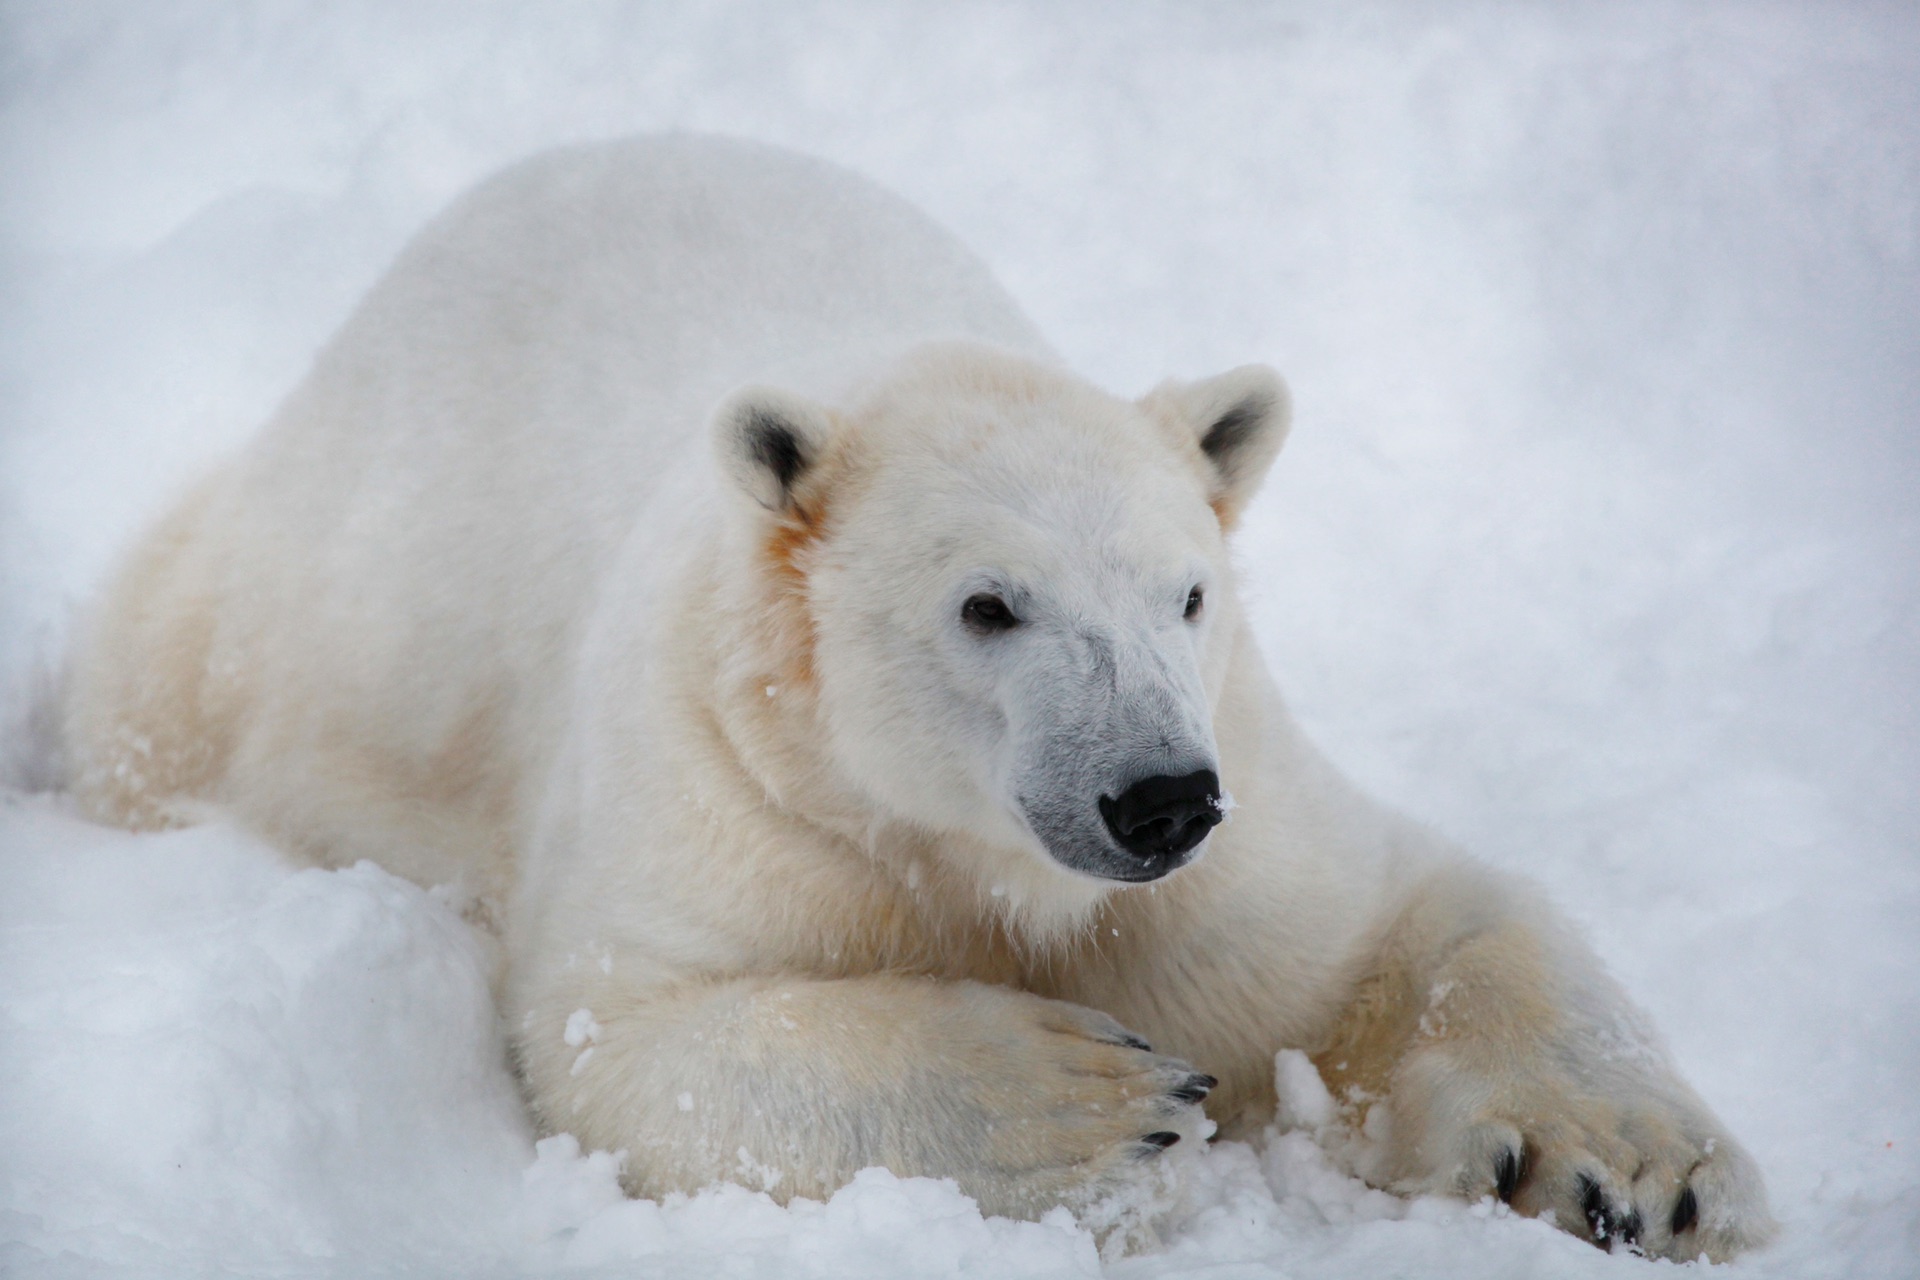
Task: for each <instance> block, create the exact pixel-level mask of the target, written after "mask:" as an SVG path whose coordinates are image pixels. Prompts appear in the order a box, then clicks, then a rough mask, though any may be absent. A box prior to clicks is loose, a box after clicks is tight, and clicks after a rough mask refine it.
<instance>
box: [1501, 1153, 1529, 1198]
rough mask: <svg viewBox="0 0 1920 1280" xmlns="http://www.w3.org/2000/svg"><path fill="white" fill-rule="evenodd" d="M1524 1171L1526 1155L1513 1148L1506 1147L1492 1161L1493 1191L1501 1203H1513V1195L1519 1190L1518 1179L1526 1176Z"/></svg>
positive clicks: (1525, 1168)
mask: <svg viewBox="0 0 1920 1280" xmlns="http://www.w3.org/2000/svg"><path fill="white" fill-rule="evenodd" d="M1526 1171H1527V1153H1526V1152H1524V1151H1521V1150H1518V1149H1516V1148H1514V1147H1508V1148H1507V1149H1506V1150H1505V1151H1502V1152H1501V1153H1500V1154H1499V1156H1498V1157H1496V1158H1495V1159H1494V1162H1493V1190H1494V1194H1495V1195H1497V1196H1499V1197H1500V1200H1501V1203H1503V1204H1512V1203H1513V1193H1514V1192H1516V1191H1518V1190H1519V1189H1520V1179H1521V1178H1523V1177H1525V1176H1526Z"/></svg>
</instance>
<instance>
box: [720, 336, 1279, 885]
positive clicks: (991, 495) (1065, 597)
mask: <svg viewBox="0 0 1920 1280" xmlns="http://www.w3.org/2000/svg"><path fill="white" fill-rule="evenodd" d="M1287 421H1288V404H1287V393H1286V388H1285V386H1284V384H1282V382H1281V381H1280V379H1279V378H1278V376H1277V375H1275V374H1274V373H1273V372H1272V371H1271V370H1269V369H1267V368H1265V367H1263V366H1247V367H1245V368H1241V369H1235V370H1233V371H1232V372H1230V373H1226V374H1222V375H1220V376H1219V377H1216V378H1211V379H1207V380H1204V381H1201V382H1196V383H1188V384H1168V385H1166V386H1163V387H1161V388H1159V389H1158V390H1156V391H1155V392H1153V393H1152V394H1150V395H1149V396H1147V397H1146V398H1145V399H1143V400H1141V401H1139V402H1132V401H1125V400H1120V399H1116V398H1114V397H1111V396H1109V395H1106V394H1105V393H1103V392H1101V391H1098V390H1096V389H1095V388H1093V387H1091V386H1090V385H1088V384H1086V383H1084V382H1081V381H1079V380H1077V379H1075V378H1073V377H1071V376H1069V375H1067V374H1064V373H1062V372H1060V371H1058V370H1056V369H1053V368H1049V367H1047V366H1044V365H1040V364H1036V363H1033V362H1031V361H1028V360H1024V359H1021V358H1018V357H1014V356H1011V355H1007V354H1004V353H999V352H994V351H990V350H986V349H983V348H979V347H974V346H970V345H961V344H939V345H936V346H931V347H926V348H922V349H920V350H918V351H916V352H915V353H914V354H912V355H911V356H910V357H909V358H907V359H906V360H905V361H904V362H903V363H902V364H900V365H898V366H896V367H895V368H894V369H893V371H892V372H891V373H890V374H889V375H888V376H887V377H885V378H884V379H881V380H879V381H878V382H876V383H874V384H872V385H870V386H869V387H868V388H867V389H866V390H865V391H864V392H863V393H861V394H860V395H859V396H858V397H856V398H855V399H854V401H853V402H852V403H850V404H848V405H847V406H845V407H844V408H839V409H829V408H827V407H824V406H822V405H819V404H816V403H814V402H812V401H810V400H807V399H803V398H801V397H798V396H795V395H792V394H790V393H786V392H781V391H775V390H770V389H766V388H747V389H745V390H742V391H740V392H737V393H736V394H735V395H733V396H732V397H730V398H729V400H728V401H727V402H726V403H725V404H724V405H723V406H722V407H721V409H720V411H719V414H718V416H717V420H716V428H715V435H716V444H717V447H718V450H719V454H720V459H721V462H722V465H723V467H724V468H725V470H726V471H727V473H728V474H729V475H730V477H731V478H732V479H733V480H734V482H735V484H736V485H737V486H738V487H739V488H740V489H741V490H742V491H743V492H744V493H745V494H747V495H748V496H750V497H751V498H752V499H753V505H752V507H751V508H749V510H750V511H751V519H752V521H754V522H755V529H756V542H757V547H758V551H757V554H759V555H761V556H762V557H763V559H764V562H765V564H766V566H767V568H768V569H769V571H770V573H771V575H772V580H774V581H775V582H776V584H778V585H779V586H780V588H781V594H782V595H783V597H784V598H785V600H786V606H785V607H789V608H791V609H792V610H793V611H794V615H795V624H794V625H793V626H792V627H790V628H789V629H788V631H787V634H788V636H789V639H788V641H787V643H789V644H791V645H794V646H799V647H802V648H804V649H805V650H806V652H805V654H804V662H803V663H802V664H801V666H802V673H801V678H802V679H804V680H806V681H807V682H809V683H810V684H811V685H812V686H813V687H812V693H813V695H814V704H813V705H814V708H815V711H814V714H815V715H816V717H817V719H818V722H819V724H820V728H821V737H822V739H823V740H822V741H821V742H820V743H819V744H818V745H819V749H820V751H821V752H822V753H823V754H824V755H826V756H827V757H829V758H830V761H831V763H832V765H833V767H834V769H835V770H836V772H837V773H839V774H840V775H841V776H843V777H844V778H846V779H849V780H850V781H851V783H852V785H853V786H854V787H856V788H857V790H858V791H859V793H860V794H862V795H864V796H865V797H867V798H868V799H869V800H870V802H871V803H872V804H873V805H874V806H876V807H877V809H879V810H880V811H883V812H884V813H885V814H886V816H887V817H888V818H889V819H891V820H897V821H904V822H906V823H909V824H912V825H913V826H915V827H917V828H918V829H920V830H923V831H931V832H935V833H952V834H957V835H964V836H965V837H968V838H969V839H970V841H971V842H972V843H973V844H974V845H976V846H977V845H980V844H985V845H987V846H990V847H995V848H999V849H1002V850H1006V849H1018V850H1021V851H1022V853H1023V855H1025V856H1026V857H1027V860H1028V861H1029V862H1030V863H1039V864H1042V865H1044V866H1046V867H1049V868H1051V869H1052V874H1054V875H1056V876H1057V875H1058V874H1059V873H1061V872H1062V871H1063V870H1064V871H1065V872H1066V873H1067V874H1068V875H1069V876H1070V877H1072V878H1077V879H1082V880H1086V879H1087V878H1091V879H1092V880H1096V881H1099V882H1103V883H1106V884H1109V885H1110V884H1111V883H1112V882H1116V881H1119V882H1128V881H1131V882H1140V881H1151V880H1155V879H1158V878H1159V877H1161V876H1164V875H1166V874H1167V873H1169V872H1170V871H1173V870H1174V869H1176V868H1178V867H1180V866H1182V865H1183V864H1185V863H1186V862H1188V861H1191V860H1192V859H1193V858H1194V857H1196V856H1197V854H1198V851H1199V850H1201V849H1202V848H1203V846H1204V843H1205V840H1206V838H1207V835H1208V833H1209V832H1210V831H1211V829H1212V828H1213V826H1214V824H1215V823H1217V822H1219V821H1220V820H1221V818H1222V816H1223V815H1224V812H1225V808H1226V799H1225V794H1226V793H1225V792H1224V791H1223V789H1222V788H1223V785H1225V786H1231V785H1232V783H1233V779H1232V778H1231V777H1230V776H1229V777H1225V778H1223V777H1221V776H1220V775H1221V769H1220V760H1219V756H1218V752H1217V750H1216V747H1215V743H1214V735H1213V708H1214V705H1215V700H1216V699H1217V698H1218V697H1219V695H1220V692H1221V689H1222V686H1223V684H1224V681H1225V674H1226V664H1227V659H1228V656H1229V653H1230V650H1231V647H1232V645H1233V643H1234V642H1235V639H1236V637H1235V634H1234V633H1235V631H1236V629H1237V626H1238V618H1237V616H1236V613H1235V608H1236V606H1235V601H1234V598H1233V592H1232V590H1231V583H1230V581H1229V570H1228V562H1227V556H1226V550H1225V545H1224V542H1223V531H1224V528H1225V527H1226V526H1228V525H1229V524H1230V523H1231V522H1232V519H1233V517H1234V515H1235V513H1236V512H1237V511H1238V509H1239V508H1240V507H1241V506H1242V504H1243V503H1244V502H1245V501H1246V499H1247V498H1248V497H1249V496H1250V494H1251V492H1252V490H1253V489H1254V488H1255V486H1256V485H1257V484H1258V483H1259V480H1260V478H1261V476H1262V475H1263V474H1264V472H1265V470H1266V467H1267V464H1268V463H1269V462H1270V461H1271V460H1272V458H1273V456H1274V454H1275V452H1276V451H1277V450H1278V449H1279V447H1280V443H1281V440H1282V438H1283V437H1284V435H1285V433H1286V429H1287Z"/></svg>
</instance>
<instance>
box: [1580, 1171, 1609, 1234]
mask: <svg viewBox="0 0 1920 1280" xmlns="http://www.w3.org/2000/svg"><path fill="white" fill-rule="evenodd" d="M1580 1211H1581V1212H1582V1213H1584V1214H1586V1215H1587V1228H1588V1230H1590V1231H1591V1232H1592V1233H1593V1238H1594V1240H1595V1242H1596V1243H1599V1244H1605V1243H1606V1242H1607V1240H1608V1238H1609V1237H1611V1236H1612V1235H1613V1214H1612V1213H1610V1212H1609V1211H1608V1209H1607V1198H1606V1196H1605V1195H1603V1194H1602V1193H1601V1191H1600V1184H1599V1183H1598V1182H1595V1181H1594V1180H1593V1179H1592V1178H1590V1177H1588V1176H1587V1175H1586V1174H1584V1173H1583V1174H1581V1175H1580Z"/></svg>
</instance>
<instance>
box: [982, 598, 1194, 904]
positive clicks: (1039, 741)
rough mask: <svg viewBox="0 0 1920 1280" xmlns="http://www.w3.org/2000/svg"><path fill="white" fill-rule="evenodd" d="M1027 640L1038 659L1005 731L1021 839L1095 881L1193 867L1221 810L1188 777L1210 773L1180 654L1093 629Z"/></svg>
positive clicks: (1177, 646) (1190, 674)
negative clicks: (1036, 647)
mask: <svg viewBox="0 0 1920 1280" xmlns="http://www.w3.org/2000/svg"><path fill="white" fill-rule="evenodd" d="M1032 639H1033V640H1034V641H1037V642H1038V643H1040V644H1043V645H1044V646H1045V647H1046V649H1047V650H1048V651H1049V652H1048V653H1047V654H1046V660H1044V661H1042V662H1039V663H1037V664H1035V665H1036V667H1037V668H1038V670H1036V671H1035V678H1033V679H1032V680H1030V681H1028V682H1026V688H1025V689H1024V690H1023V693H1024V694H1025V696H1024V697H1022V698H1020V699H1018V700H1017V701H1016V704H1015V708H1013V709H1012V711H1013V714H1011V715H1010V716H1009V720H1010V724H1009V726H1008V727H1009V729H1010V730H1011V731H1012V737H1013V741H1014V744H1015V751H1016V757H1017V762H1018V763H1017V765H1016V770H1015V776H1014V783H1015V785H1014V788H1013V794H1014V795H1015V797H1016V798H1017V804H1018V805H1019V809H1020V816H1021V817H1022V818H1023V819H1024V820H1025V821H1026V824H1027V827H1028V829H1029V830H1031V831H1032V832H1033V834H1034V836H1035V838H1037V839H1038V840H1039V841H1040V843H1041V844H1042V845H1044V846H1045V848H1046V850H1047V852H1048V853H1049V854H1050V855H1052V857H1053V858H1054V860H1055V861H1057V862H1059V863H1060V864H1061V865H1063V866H1066V867H1069V868H1071V869H1072V870H1074V871H1078V872H1081V873H1083V874H1086V875H1090V876H1097V877H1099V878H1101V879H1103V880H1124V881H1130V882H1135V883H1143V882H1146V881H1150V880H1158V879H1160V878H1161V877H1162V876H1165V875H1167V874H1168V873H1170V872H1172V871H1174V870H1177V869H1178V868H1180V867H1183V866H1185V865H1186V864H1187V863H1189V862H1191V861H1193V860H1194V859H1195V858H1197V857H1198V856H1199V855H1200V853H1201V851H1202V850H1203V849H1204V847H1205V834H1206V832H1207V830H1209V829H1210V828H1211V827H1212V825H1213V824H1214V823H1215V822H1218V821H1219V818H1220V816H1221V813H1222V809H1221V804H1220V800H1219V794H1218V782H1217V780H1213V781H1212V783H1211V786H1210V787H1209V786H1208V785H1207V783H1208V781H1209V779H1206V778H1200V777H1196V776H1195V775H1203V774H1204V775H1216V774H1217V773H1218V769H1219V765H1218V759H1217V756H1216V754H1215V751H1214V745H1213V728H1212V724H1211V716H1210V714H1209V708H1208V706H1207V699H1206V693H1205V690H1204V689H1203V688H1202V686H1201V683H1200V676H1199V671H1198V670H1197V667H1196V664H1195V663H1194V662H1193V660H1192V657H1191V649H1190V648H1189V647H1188V646H1187V645H1186V644H1185V643H1183V642H1175V643H1172V644H1169V643H1168V640H1169V637H1168V636H1165V635H1160V636H1155V635H1153V634H1152V633H1151V632H1144V631H1143V633H1141V634H1138V635H1134V636H1128V635H1125V634H1123V633H1122V632H1121V631H1120V630H1119V629H1117V628H1111V627H1098V626H1081V627H1076V628H1073V629H1071V630H1068V629H1065V628H1062V629H1061V630H1060V631H1059V632H1057V633H1055V634H1053V635H1049V636H1046V637H1045V638H1044V639H1041V638H1040V637H1032ZM1209 791H1210V792H1211V795H1210V796H1208V795H1207V794H1206V793H1207V792H1209ZM1170 793H1171V794H1170ZM1103 801H1104V804H1103ZM1116 811H1117V815H1116ZM1156 819H1158V820H1159V821H1158V825H1155V820H1156ZM1169 824H1171V825H1170V826H1169ZM1128 826H1132V827H1133V828H1134V831H1133V834H1132V836H1131V838H1126V830H1125V829H1126V828H1127V827H1128ZM1155 836H1159V837H1160V838H1159V839H1155V838H1154V837H1155ZM1123 839H1125V840H1126V842H1125V843H1123ZM1129 844H1131V845H1133V846H1134V847H1132V848H1129V847H1128V845H1129Z"/></svg>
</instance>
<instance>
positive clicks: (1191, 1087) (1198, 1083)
mask: <svg viewBox="0 0 1920 1280" xmlns="http://www.w3.org/2000/svg"><path fill="white" fill-rule="evenodd" d="M1219 1083H1220V1082H1219V1081H1218V1080H1215V1079H1214V1078H1213V1077H1212V1076H1209V1075H1202V1074H1200V1073H1198V1072H1196V1073H1195V1074H1193V1075H1190V1076H1188V1077H1187V1078H1186V1079H1185V1080H1182V1081H1181V1082H1180V1085H1179V1087H1178V1088H1174V1089H1169V1090H1167V1096H1168V1097H1169V1098H1177V1099H1179V1100H1180V1101H1181V1102H1200V1101H1203V1100H1205V1098H1206V1096H1207V1095H1208V1094H1209V1093H1211V1092H1212V1091H1213V1087H1214V1086H1215V1085H1217V1084H1219Z"/></svg>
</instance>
